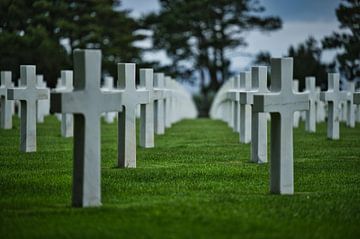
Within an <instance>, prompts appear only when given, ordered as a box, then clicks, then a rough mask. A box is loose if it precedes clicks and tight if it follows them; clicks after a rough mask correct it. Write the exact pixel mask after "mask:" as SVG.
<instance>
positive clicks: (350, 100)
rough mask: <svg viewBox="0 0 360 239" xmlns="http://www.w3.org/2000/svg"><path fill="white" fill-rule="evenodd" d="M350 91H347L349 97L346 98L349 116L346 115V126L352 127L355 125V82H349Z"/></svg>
mask: <svg viewBox="0 0 360 239" xmlns="http://www.w3.org/2000/svg"><path fill="white" fill-rule="evenodd" d="M348 87H349V89H348V91H347V99H346V109H347V116H346V126H348V127H350V128H354V127H355V105H354V97H353V94H354V93H355V82H349V83H348Z"/></svg>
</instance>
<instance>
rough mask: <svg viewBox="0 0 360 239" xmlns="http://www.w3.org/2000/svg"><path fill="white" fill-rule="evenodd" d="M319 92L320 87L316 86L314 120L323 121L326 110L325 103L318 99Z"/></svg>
mask: <svg viewBox="0 0 360 239" xmlns="http://www.w3.org/2000/svg"><path fill="white" fill-rule="evenodd" d="M320 92H321V88H320V87H316V93H317V94H318V100H317V101H316V122H318V123H320V122H325V118H326V111H325V103H324V102H323V101H321V100H320Z"/></svg>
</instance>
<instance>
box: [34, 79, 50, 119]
mask: <svg viewBox="0 0 360 239" xmlns="http://www.w3.org/2000/svg"><path fill="white" fill-rule="evenodd" d="M36 85H37V88H38V89H48V88H47V85H46V82H45V81H44V76H43V75H36ZM49 113H50V90H48V98H47V99H44V100H38V101H37V112H36V114H37V115H36V119H37V122H38V123H44V118H45V116H47V115H49Z"/></svg>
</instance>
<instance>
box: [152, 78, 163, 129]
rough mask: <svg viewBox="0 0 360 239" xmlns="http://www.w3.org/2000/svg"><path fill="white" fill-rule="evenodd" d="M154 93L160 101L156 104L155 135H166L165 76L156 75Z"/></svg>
mask: <svg viewBox="0 0 360 239" xmlns="http://www.w3.org/2000/svg"><path fill="white" fill-rule="evenodd" d="M154 93H155V94H158V95H159V97H158V100H156V101H155V104H154V128H155V133H156V134H159V135H162V134H164V133H165V107H164V101H165V93H164V74H163V73H155V74H154Z"/></svg>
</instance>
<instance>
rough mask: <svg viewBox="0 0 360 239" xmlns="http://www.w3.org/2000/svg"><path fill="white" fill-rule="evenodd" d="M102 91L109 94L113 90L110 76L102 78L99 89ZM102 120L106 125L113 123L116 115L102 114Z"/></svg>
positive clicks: (114, 113)
mask: <svg viewBox="0 0 360 239" xmlns="http://www.w3.org/2000/svg"><path fill="white" fill-rule="evenodd" d="M101 89H102V90H103V91H108V92H111V91H112V90H114V78H113V77H112V76H105V77H104V85H103V87H102V88H101ZM103 115H104V120H105V122H106V123H108V124H112V123H114V121H115V119H116V116H117V113H116V112H105V113H104V114H103Z"/></svg>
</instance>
